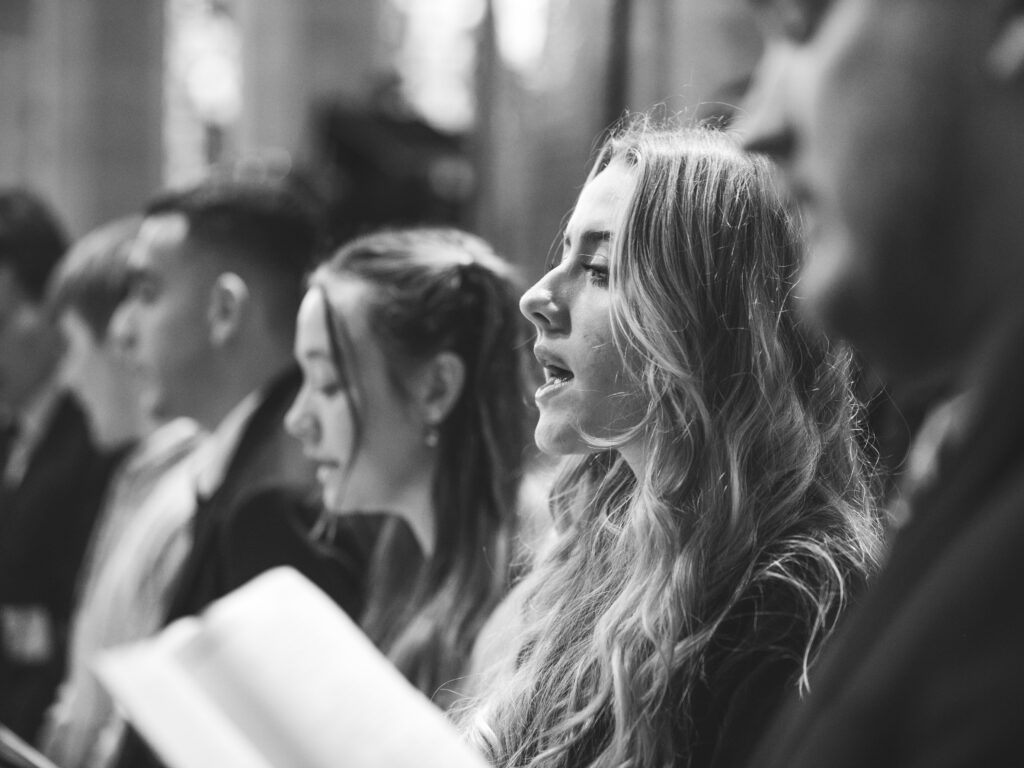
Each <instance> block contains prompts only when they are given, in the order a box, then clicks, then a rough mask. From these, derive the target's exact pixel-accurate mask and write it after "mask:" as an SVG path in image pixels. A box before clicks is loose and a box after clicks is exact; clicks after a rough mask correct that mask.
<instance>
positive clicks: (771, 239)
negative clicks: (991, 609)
mask: <svg viewBox="0 0 1024 768" xmlns="http://www.w3.org/2000/svg"><path fill="white" fill-rule="evenodd" d="M612 160H621V161H625V162H626V163H627V164H628V165H629V166H630V167H632V168H633V169H634V171H635V174H636V179H637V187H636V192H635V193H634V194H633V196H632V199H631V201H630V202H629V204H628V209H627V211H626V213H625V219H624V225H623V227H622V229H621V231H620V236H619V237H618V238H617V239H616V241H615V242H613V244H612V248H613V255H612V259H611V268H610V282H609V290H610V299H611V306H612V309H611V314H612V324H613V330H614V337H615V340H616V344H617V346H618V347H619V349H620V351H621V353H622V355H623V357H624V359H626V360H628V361H630V367H631V369H632V370H633V377H634V380H633V382H632V385H633V386H634V387H635V388H637V389H638V390H639V391H641V392H642V393H643V394H644V395H646V397H647V402H649V407H648V408H647V410H646V414H645V416H644V418H643V420H642V422H641V423H640V424H639V425H638V426H637V427H636V428H635V429H633V430H631V431H630V432H629V434H624V435H623V436H622V437H621V439H620V440H619V441H618V444H624V443H625V442H627V441H628V440H632V439H635V438H636V437H637V436H638V435H639V436H642V438H643V439H644V440H645V441H646V445H647V446H648V454H647V461H646V469H644V471H643V474H642V475H641V476H635V475H634V474H633V472H632V471H631V469H630V468H629V466H628V465H627V464H626V463H625V461H624V460H623V459H622V458H621V456H620V455H619V453H618V451H617V450H615V448H614V447H610V448H609V447H601V448H599V449H598V450H596V451H595V452H593V453H590V454H589V455H586V456H583V457H579V458H575V459H573V460H572V461H571V462H570V463H569V464H568V465H567V466H566V467H565V469H564V471H563V473H562V475H561V477H560V479H559V481H558V482H557V483H556V487H555V489H554V492H553V496H552V502H551V503H552V510H553V513H554V514H555V516H556V520H558V521H560V522H561V523H562V524H563V525H564V526H566V527H567V528H568V530H567V531H566V532H565V534H564V535H563V536H562V538H561V541H560V543H559V544H558V545H557V546H556V548H555V549H554V550H553V552H552V553H551V554H550V555H549V556H548V557H547V559H546V560H545V561H544V562H543V563H541V564H540V566H539V567H538V570H537V572H536V573H535V574H534V575H533V576H532V577H531V578H530V580H529V582H528V584H529V585H528V586H527V585H524V589H526V590H527V597H526V600H525V612H526V617H525V620H526V630H525V634H524V636H523V644H522V646H521V648H520V651H519V656H518V663H517V665H516V667H515V671H514V672H513V673H512V674H511V676H510V677H509V679H507V680H504V681H502V683H501V684H499V685H498V686H497V687H496V688H495V689H493V690H492V691H490V692H489V693H488V694H487V695H486V696H484V697H482V698H481V699H479V700H478V701H476V702H473V703H472V704H471V705H470V706H469V707H467V708H466V710H465V711H463V712H462V713H461V717H462V718H463V719H464V724H465V726H466V727H467V728H468V729H469V731H470V733H471V737H472V738H473V739H474V740H475V741H476V742H477V743H478V745H479V746H481V747H482V748H483V749H484V751H485V752H486V754H487V755H488V756H489V758H490V759H491V761H492V762H493V764H494V765H496V766H531V767H539V766H573V768H576V767H577V766H631V767H636V766H656V765H657V766H662V765H686V764H689V761H690V759H691V758H692V757H693V756H694V754H695V752H696V748H697V744H698V742H699V737H700V736H701V735H700V734H698V733H696V727H695V725H694V720H695V718H694V713H693V711H692V707H693V706H694V702H695V700H696V699H697V698H698V697H700V696H702V695H706V694H707V691H708V689H709V687H710V688H711V689H712V690H713V689H714V686H715V681H716V679H723V678H726V677H728V676H729V674H730V670H732V671H733V674H735V673H736V672H735V671H736V670H737V669H740V668H742V665H743V663H745V661H747V660H750V659H756V658H758V656H759V655H764V656H766V657H772V656H777V657H779V658H780V659H784V660H786V661H790V662H791V669H792V679H793V681H794V685H796V684H797V681H800V683H801V684H802V685H806V684H807V677H806V672H807V668H808V667H809V665H810V664H811V662H812V660H813V658H814V656H815V653H816V651H817V649H818V647H819V645H820V643H821V641H822V639H823V638H824V637H825V636H826V635H827V634H828V632H829V631H830V630H831V628H832V627H833V625H834V622H835V621H836V619H837V617H838V615H839V613H840V612H841V610H842V608H843V606H844V603H845V601H846V600H847V596H848V593H849V591H850V588H851V585H853V584H860V583H861V582H863V580H864V578H865V576H866V575H867V574H868V573H869V572H870V570H871V569H872V567H873V566H874V565H875V562H876V557H877V550H878V546H879V544H878V542H879V531H878V525H877V521H876V518H875V510H874V505H873V501H872V489H871V483H870V482H869V479H868V472H867V470H866V466H865V462H864V459H863V457H862V453H861V448H860V446H859V443H858V427H857V424H858V406H857V404H856V401H855V399H854V397H853V394H852V390H851V381H850V373H851V370H850V369H851V365H852V363H851V356H850V353H849V352H848V351H847V350H846V349H843V348H839V347H835V346H830V345H829V344H828V343H827V342H826V341H825V340H824V339H822V338H821V337H819V336H817V335H815V334H813V333H811V332H809V331H808V330H807V329H806V328H804V326H803V325H802V323H801V322H800V319H799V318H798V317H797V316H796V314H795V312H794V310H793V307H792V297H791V293H792V288H793V285H794V280H795V275H796V271H797V269H798V266H799V264H798V261H799V257H798V250H799V249H798V237H797V233H796V231H795V223H794V221H793V220H792V218H791V216H790V215H789V214H788V213H787V209H786V206H785V205H784V204H783V202H782V201H781V199H780V197H779V196H778V194H777V192H776V190H775V187H774V185H773V182H772V172H771V169H770V167H769V165H768V163H767V162H766V161H765V160H763V159H761V158H754V157H749V156H746V155H744V154H743V153H742V152H741V151H740V150H739V149H738V148H737V147H736V146H735V145H734V143H733V141H732V140H731V139H730V138H729V137H727V136H726V135H725V134H722V133H720V132H718V131H713V130H710V129H697V128H695V129H686V130H680V129H678V128H674V129H673V128H668V127H658V126H654V125H651V124H648V123H647V122H642V123H639V124H636V123H634V124H632V125H628V126H626V127H625V128H623V129H621V130H620V131H619V132H618V133H617V134H616V135H614V136H613V137H612V138H611V139H610V140H609V141H608V142H607V143H606V144H605V145H604V147H603V148H602V149H601V151H600V153H599V156H598V159H597V162H596V163H595V165H594V168H593V170H592V172H591V175H590V178H591V179H592V178H593V177H594V176H595V175H596V174H597V173H599V172H600V171H601V170H603V169H604V168H605V167H606V166H607V165H608V164H609V163H610V162H611V161H612ZM780 693H781V692H780Z"/></svg>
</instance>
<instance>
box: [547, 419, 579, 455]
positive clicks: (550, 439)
mask: <svg viewBox="0 0 1024 768" xmlns="http://www.w3.org/2000/svg"><path fill="white" fill-rule="evenodd" d="M533 438H534V442H535V443H536V444H537V448H539V449H540V450H541V451H542V452H543V453H546V454H548V455H549V456H572V455H574V454H579V453H589V452H590V449H589V448H588V447H587V446H586V445H585V444H584V443H583V441H582V440H581V439H580V436H579V433H577V432H576V431H575V430H571V429H568V428H566V427H559V426H549V425H545V424H544V423H543V421H542V422H541V423H540V424H538V425H537V429H536V431H535V432H534V435H533Z"/></svg>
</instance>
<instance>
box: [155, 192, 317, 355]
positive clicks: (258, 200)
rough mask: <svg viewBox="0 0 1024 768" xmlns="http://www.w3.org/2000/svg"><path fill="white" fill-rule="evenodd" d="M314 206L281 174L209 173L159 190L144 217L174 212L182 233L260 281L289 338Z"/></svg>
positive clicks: (312, 258)
mask: <svg viewBox="0 0 1024 768" xmlns="http://www.w3.org/2000/svg"><path fill="white" fill-rule="evenodd" d="M318 214H319V209H318V207H317V205H316V201H315V199H314V198H313V197H311V196H307V195H305V194H303V191H302V189H301V188H299V187H298V186H297V184H296V183H295V182H293V181H292V180H291V179H289V178H288V177H279V178H272V179H271V178H257V179H239V178H236V177H232V176H218V175H214V176H212V177H210V178H209V179H207V180H206V181H203V182H202V183H200V184H198V185H196V186H193V187H190V188H187V189H183V190H179V191H172V192H168V193H165V194H163V195H161V196H160V197H158V198H156V199H154V200H153V201H151V202H150V203H149V205H148V206H147V207H146V209H145V215H146V216H162V215H181V216H183V217H184V218H185V220H186V221H187V222H188V234H187V239H188V240H189V241H190V242H192V243H194V244H196V245H198V246H200V247H201V248H202V249H204V250H205V251H206V252H207V254H208V255H212V256H213V257H214V258H218V259H221V258H222V259H224V260H225V263H226V265H229V268H231V269H238V270H239V271H240V272H244V273H246V274H247V275H248V277H249V279H255V280H256V281H258V283H259V284H261V285H262V286H263V287H264V290H263V295H264V296H265V298H266V301H267V304H266V306H267V309H268V311H269V312H270V313H271V318H272V321H273V323H274V325H275V326H276V327H278V328H280V329H281V332H282V336H283V337H287V338H289V339H290V338H291V336H292V335H293V332H294V324H295V315H296V312H297V311H298V307H299V303H300V302H301V300H302V294H303V290H304V287H305V277H306V274H307V273H308V272H309V271H310V269H311V268H312V267H313V266H314V264H315V262H316V260H317V257H318V255H319V254H320V250H321V243H322V237H321V229H320V218H319V215H318Z"/></svg>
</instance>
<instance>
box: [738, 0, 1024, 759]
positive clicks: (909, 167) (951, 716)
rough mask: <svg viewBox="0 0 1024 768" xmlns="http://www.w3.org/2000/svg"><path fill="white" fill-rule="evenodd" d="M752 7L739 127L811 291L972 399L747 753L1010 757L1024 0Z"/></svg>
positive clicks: (906, 380)
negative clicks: (826, 638) (807, 687)
mask: <svg viewBox="0 0 1024 768" xmlns="http://www.w3.org/2000/svg"><path fill="white" fill-rule="evenodd" d="M755 5H756V7H757V8H758V13H759V14H760V16H761V18H762V20H763V21H764V25H765V30H766V33H767V43H766V49H765V55H764V58H763V60H762V62H761V67H760V71H759V73H758V76H757V78H756V86H755V89H754V91H753V93H752V94H751V96H750V99H749V101H750V104H749V114H748V116H747V123H746V126H745V132H746V141H747V144H748V147H749V149H750V150H751V151H753V152H758V153H764V154H767V155H769V156H771V157H772V158H775V159H776V160H777V161H778V163H779V165H780V167H781V170H782V176H783V177H784V178H785V179H786V181H787V182H788V183H789V186H790V187H791V189H792V192H793V197H794V199H795V201H796V202H797V203H799V205H800V208H801V210H802V212H803V215H804V217H805V218H806V219H807V220H808V224H809V226H808V233H809V239H808V244H807V259H806V266H805V267H804V269H803V271H802V276H801V279H800V286H799V293H800V295H801V299H802V305H803V306H804V307H805V308H806V309H807V311H808V313H809V314H810V315H811V316H813V317H814V318H816V319H817V320H818V321H819V322H820V323H821V324H822V325H823V326H824V327H826V328H827V329H828V330H829V331H830V332H831V333H832V334H834V335H835V336H837V337H843V338H845V339H848V340H850V341H851V342H853V343H854V344H855V345H856V346H857V347H858V348H859V349H860V350H861V351H862V352H863V354H864V355H865V357H867V358H868V359H870V361H871V362H872V363H873V364H874V365H876V366H877V367H878V369H879V370H880V371H881V372H882V374H883V375H884V377H885V378H886V380H887V381H888V382H889V383H890V385H892V386H893V387H894V388H896V389H899V390H901V391H904V392H915V391H918V392H919V391H922V390H932V391H935V390H936V389H937V390H941V391H946V392H958V393H961V394H960V397H959V398H958V399H957V400H955V401H952V402H951V403H944V404H942V405H941V406H938V407H937V409H936V410H935V412H934V413H933V414H932V415H931V416H929V417H928V418H927V419H926V422H925V427H924V428H923V429H922V433H923V449H924V450H923V453H922V451H921V450H918V447H915V448H914V449H913V450H912V453H911V464H912V470H914V471H912V472H910V473H909V477H908V485H907V487H905V489H904V494H905V497H907V498H908V499H909V502H908V504H907V509H906V510H905V513H904V515H903V518H902V523H903V526H902V528H901V529H900V530H899V531H898V532H897V534H896V536H895V540H894V542H893V544H892V547H891V550H890V553H889V555H888V558H887V564H886V567H885V569H884V570H883V572H882V573H881V574H880V576H879V577H878V578H877V579H876V581H875V582H874V584H873V585H872V587H871V589H870V590H869V592H868V594H867V596H866V597H865V599H864V601H863V603H862V604H861V605H860V606H859V608H858V610H857V611H856V612H855V613H853V614H852V615H851V616H850V618H849V620H848V621H847V623H846V624H845V626H844V627H843V629H842V631H841V632H840V633H838V634H837V636H836V637H835V639H834V641H833V644H832V647H831V648H829V649H828V651H827V653H826V654H825V656H824V657H823V659H822V663H821V665H820V666H819V669H818V672H817V676H816V678H815V681H814V686H813V687H812V690H811V694H810V696H809V697H808V698H807V699H806V700H805V701H803V702H794V703H793V705H792V706H791V707H790V708H789V709H788V710H787V711H786V712H785V714H784V715H783V716H782V717H781V718H780V720H779V722H778V723H777V725H776V727H775V728H773V729H772V731H771V732H770V736H769V738H768V739H767V740H766V742H765V745H764V747H763V749H762V750H761V751H760V753H759V756H758V758H757V759H756V760H754V761H752V763H751V764H752V765H757V766H762V767H763V766H779V767H780V768H781V767H782V766H785V768H801V767H802V766H812V765H813V766H822V765H827V766H832V767H833V768H841V767H842V766H865V765H870V766H877V767H878V768H885V767H886V766H904V767H907V766H929V768H944V767H947V766H949V767H952V766H965V767H966V766H978V765H1016V764H1019V763H1020V761H1021V755H1024V707H1022V706H1021V690H1022V689H1024V663H1022V657H1021V649H1022V648H1024V610H1021V608H1020V604H1019V603H1018V600H1019V594H1020V593H1021V591H1022V590H1024V560H1022V558H1021V551H1022V550H1024V399H1022V398H1021V391H1022V387H1024V366H1022V362H1021V361H1022V360H1024V356H1022V351H1024V316H1022V305H1021V286H1022V285H1024V223H1022V219H1021V216H1020V211H1019V209H1020V201H1021V199H1022V197H1024V6H1022V5H1021V4H1020V3H1019V2H1014V1H1013V0H972V2H962V0H897V1H895V2H894V1H892V0H832V1H831V2H816V3H803V4H800V3H791V2H774V1H773V0H765V1H764V2H757V3H755ZM933 427H934V428H933Z"/></svg>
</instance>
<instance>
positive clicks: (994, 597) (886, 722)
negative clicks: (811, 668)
mask: <svg viewBox="0 0 1024 768" xmlns="http://www.w3.org/2000/svg"><path fill="white" fill-rule="evenodd" d="M1014 330H1015V331H1016V330H1019V329H1014ZM1013 337H1014V339H1013V342H1014V343H1011V344H1010V345H1009V346H1007V347H1005V348H1004V349H1002V350H1001V352H1002V354H1000V355H999V356H998V357H993V358H992V359H993V360H994V361H997V362H995V363H994V364H993V365H992V366H991V370H990V375H989V376H988V377H986V379H985V380H983V382H982V385H981V386H980V387H979V388H978V389H977V390H976V397H977V399H976V400H975V401H974V409H973V411H972V413H973V418H970V419H969V421H968V424H969V426H968V428H967V430H966V431H965V432H964V433H963V437H962V438H961V439H960V440H958V441H957V443H956V444H954V445H951V446H948V448H947V450H946V451H944V453H943V454H941V455H940V464H939V473H938V479H937V480H936V482H935V483H934V485H933V487H931V488H926V489H922V490H921V491H920V492H919V493H918V494H917V495H916V496H915V498H913V500H912V502H911V509H912V510H913V516H912V517H911V520H910V522H909V524H908V525H907V526H906V527H905V528H904V529H903V530H902V531H901V532H900V534H899V535H898V537H897V539H896V541H895V544H894V547H893V550H892V553H891V556H890V559H889V563H888V565H887V567H886V568H885V570H884V571H883V573H882V574H881V575H880V576H879V578H878V579H877V581H876V583H875V584H873V586H872V588H871V589H870V590H869V592H868V595H867V597H866V598H865V600H864V602H863V604H862V605H861V606H860V608H859V609H858V610H857V611H856V612H855V613H853V614H851V616H850V617H849V620H848V622H847V624H846V626H844V628H843V630H842V631H841V632H840V633H839V634H838V635H837V636H836V638H835V641H834V643H833V644H832V646H831V647H830V648H829V649H828V651H827V653H826V656H825V657H824V658H823V660H822V664H821V665H820V666H819V668H818V670H817V671H816V673H815V674H814V675H813V677H812V681H811V682H812V693H811V695H810V696H809V697H808V698H807V700H806V701H804V702H802V703H797V702H793V703H792V705H791V706H790V707H789V708H788V710H787V711H786V713H785V714H784V716H783V717H782V718H780V720H779V722H778V723H776V725H775V727H773V728H772V730H771V732H770V734H769V738H767V739H766V740H765V743H764V744H763V745H762V746H761V748H760V750H759V753H758V755H759V758H758V759H755V760H754V761H752V762H751V763H750V765H751V766H758V767H759V768H762V767H764V768H783V767H785V768H804V767H809V766H828V767H829V768H843V767H844V766H850V767H851V768H852V767H853V766H858V768H859V767H861V766H872V768H887V767H888V766H893V767H895V766H899V767H900V768H918V767H920V768H925V766H927V767H928V768H953V767H954V766H956V767H958V768H959V767H961V766H963V767H964V768H966V767H967V766H1010V765H1022V764H1024V608H1021V605H1022V602H1021V599H1022V598H1021V595H1022V594H1024V397H1022V396H1021V393H1022V391H1024V389H1022V387H1024V362H1022V361H1024V358H1022V357H1021V355H1020V353H1019V351H1018V348H1019V347H1020V342H1019V339H1020V338H1022V337H1021V336H1020V334H1019V333H1015V334H1013ZM1014 606H1016V607H1014Z"/></svg>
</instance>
